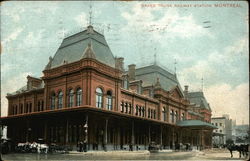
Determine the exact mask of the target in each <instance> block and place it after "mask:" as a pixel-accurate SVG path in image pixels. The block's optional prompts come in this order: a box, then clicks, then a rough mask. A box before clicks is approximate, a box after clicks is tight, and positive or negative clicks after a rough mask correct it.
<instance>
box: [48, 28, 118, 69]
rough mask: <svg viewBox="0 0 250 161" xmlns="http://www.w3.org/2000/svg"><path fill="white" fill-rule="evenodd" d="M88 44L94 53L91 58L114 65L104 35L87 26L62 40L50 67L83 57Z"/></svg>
mask: <svg viewBox="0 0 250 161" xmlns="http://www.w3.org/2000/svg"><path fill="white" fill-rule="evenodd" d="M89 44H91V50H92V53H94V54H95V55H94V56H93V55H92V56H91V58H96V59H97V60H98V61H100V62H102V63H104V64H107V65H109V66H111V67H115V58H114V56H113V54H112V52H111V50H110V48H109V46H108V44H107V42H106V40H105V37H104V36H103V35H102V34H100V33H98V32H97V31H95V30H94V29H93V27H92V26H88V29H87V30H84V31H82V32H79V33H76V34H74V35H72V36H69V37H66V38H65V39H64V40H63V41H62V43H61V45H60V47H59V48H58V50H57V52H56V54H55V55H54V57H53V59H52V60H51V64H50V68H54V67H58V66H61V65H63V63H64V62H67V63H71V62H75V61H78V60H80V59H82V58H85V57H86V55H85V52H86V49H87V48H88V45H89ZM84 55H85V56H84Z"/></svg>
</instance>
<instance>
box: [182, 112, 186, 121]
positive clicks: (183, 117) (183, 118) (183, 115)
mask: <svg viewBox="0 0 250 161" xmlns="http://www.w3.org/2000/svg"><path fill="white" fill-rule="evenodd" d="M181 120H182V121H184V120H185V114H184V113H182V114H181Z"/></svg>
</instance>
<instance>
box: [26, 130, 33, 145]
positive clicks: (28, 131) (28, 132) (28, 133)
mask: <svg viewBox="0 0 250 161" xmlns="http://www.w3.org/2000/svg"><path fill="white" fill-rule="evenodd" d="M31 130H32V129H31V128H30V127H29V128H28V129H27V141H26V142H29V139H30V138H29V135H30V132H31Z"/></svg>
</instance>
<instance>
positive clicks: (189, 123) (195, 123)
mask: <svg viewBox="0 0 250 161" xmlns="http://www.w3.org/2000/svg"><path fill="white" fill-rule="evenodd" d="M177 125H178V126H181V127H190V128H207V129H217V127H216V126H214V125H212V124H210V123H207V122H204V121H200V120H184V121H179V122H177Z"/></svg>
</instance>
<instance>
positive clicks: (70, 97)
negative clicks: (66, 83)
mask: <svg viewBox="0 0 250 161" xmlns="http://www.w3.org/2000/svg"><path fill="white" fill-rule="evenodd" d="M68 101H69V103H68V107H73V105H74V91H73V89H70V90H69V100H68Z"/></svg>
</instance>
